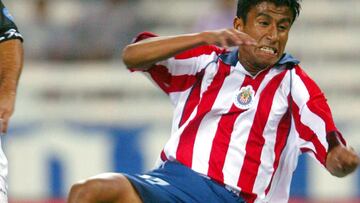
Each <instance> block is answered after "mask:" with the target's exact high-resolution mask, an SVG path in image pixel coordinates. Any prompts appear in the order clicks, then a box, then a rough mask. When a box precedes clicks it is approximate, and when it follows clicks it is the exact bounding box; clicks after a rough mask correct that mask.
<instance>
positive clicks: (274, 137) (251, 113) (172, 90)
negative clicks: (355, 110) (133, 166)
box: [145, 46, 344, 203]
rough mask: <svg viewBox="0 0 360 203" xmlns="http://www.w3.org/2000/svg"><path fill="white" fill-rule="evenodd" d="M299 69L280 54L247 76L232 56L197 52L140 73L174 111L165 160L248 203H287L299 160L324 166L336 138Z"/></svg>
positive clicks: (319, 98) (321, 101)
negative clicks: (330, 139)
mask: <svg viewBox="0 0 360 203" xmlns="http://www.w3.org/2000/svg"><path fill="white" fill-rule="evenodd" d="M298 63H299V62H298V61H297V60H296V59H294V58H292V57H291V56H290V55H288V54H285V55H284V56H283V57H282V59H281V60H280V61H279V62H278V63H277V64H276V65H275V66H273V67H271V68H269V69H266V70H264V71H262V72H260V73H258V74H257V75H256V76H251V75H250V74H249V73H248V72H247V71H246V70H245V69H244V67H243V66H242V65H241V64H240V63H239V61H238V51H237V50H235V51H232V52H225V51H224V50H222V49H220V48H218V47H215V46H200V47H197V48H194V49H191V50H188V51H185V52H183V53H180V54H178V55H176V56H175V57H172V58H169V59H167V60H165V61H161V62H159V63H157V64H156V65H154V66H153V67H151V68H150V69H149V70H148V71H145V74H147V75H148V76H149V77H150V78H151V79H152V80H153V81H154V82H155V83H156V84H157V85H158V86H159V87H160V88H161V89H162V90H163V91H164V92H165V93H166V94H168V95H169V97H170V99H171V101H172V104H173V105H174V107H175V110H174V111H175V112H174V118H173V123H172V132H171V137H170V139H169V141H168V142H167V143H166V145H165V147H164V150H163V152H162V155H161V157H162V159H163V160H166V159H168V160H177V161H179V162H180V163H182V164H184V165H186V166H188V167H190V168H191V169H193V170H194V171H196V172H198V173H200V174H203V175H206V176H208V177H210V178H211V179H213V180H215V181H217V182H219V183H221V184H224V185H226V186H227V187H230V188H232V189H233V190H234V191H237V192H239V193H240V195H241V196H242V197H243V198H244V199H245V200H246V201H247V202H249V203H252V202H276V203H281V202H287V201H288V198H289V190H290V182H291V177H292V173H293V171H294V170H295V168H296V165H297V160H298V156H299V155H300V154H301V153H304V152H309V154H310V155H312V156H313V157H314V158H315V159H316V160H318V161H319V162H320V163H321V164H322V165H324V164H325V159H326V154H327V149H328V143H327V140H326V136H327V135H328V133H330V132H333V131H337V128H336V126H335V124H334V122H333V119H332V115H331V112H330V109H329V107H328V105H327V103H326V99H325V97H324V94H323V93H322V92H321V90H320V89H319V88H318V86H317V85H316V84H315V82H314V81H313V80H312V79H311V78H310V77H309V76H308V75H307V74H306V73H305V72H304V71H303V70H302V69H301V68H300V66H299V65H298ZM289 64H292V66H293V68H292V69H288V68H287V66H288V65H289ZM290 112H291V113H290ZM341 139H342V138H341ZM342 141H343V142H344V140H343V139H342Z"/></svg>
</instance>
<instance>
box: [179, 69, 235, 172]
mask: <svg viewBox="0 0 360 203" xmlns="http://www.w3.org/2000/svg"><path fill="white" fill-rule="evenodd" d="M229 74H230V66H229V65H226V64H223V63H219V68H218V71H217V73H216V75H215V76H214V78H213V80H212V82H211V84H210V85H209V87H208V89H207V90H206V91H205V92H204V93H203V96H202V98H205V99H203V100H201V101H200V103H199V105H198V107H197V112H196V116H195V117H194V119H193V120H191V121H190V122H189V123H188V125H187V126H186V127H185V129H184V131H183V132H182V134H181V137H180V140H179V145H178V148H177V151H176V159H177V160H178V161H179V162H181V163H183V164H184V165H186V166H188V167H190V168H191V165H192V155H193V149H194V142H195V137H196V134H197V130H198V128H199V125H200V123H201V121H202V119H203V118H204V116H205V115H206V114H207V113H208V112H209V111H210V110H211V107H212V105H213V104H214V102H215V99H216V97H217V95H218V93H219V90H220V88H221V86H222V84H223V82H224V80H225V77H226V76H228V75H229Z"/></svg>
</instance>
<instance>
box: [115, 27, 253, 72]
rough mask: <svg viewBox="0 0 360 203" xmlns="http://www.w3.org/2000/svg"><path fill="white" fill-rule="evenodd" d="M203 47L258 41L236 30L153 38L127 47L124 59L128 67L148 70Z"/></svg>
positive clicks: (247, 43) (245, 43) (237, 44)
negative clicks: (178, 55) (179, 54)
mask: <svg viewBox="0 0 360 203" xmlns="http://www.w3.org/2000/svg"><path fill="white" fill-rule="evenodd" d="M201 45H217V46H220V47H232V46H240V45H256V41H255V40H254V39H253V38H251V37H250V36H249V35H247V34H245V33H243V32H240V31H238V30H236V29H222V30H214V31H205V32H201V33H194V34H184V35H176V36H170V37H153V38H149V39H146V40H143V41H140V42H137V43H134V44H130V45H128V46H127V47H125V48H124V50H123V54H122V59H123V61H124V63H125V65H126V66H127V67H130V68H138V69H142V70H146V69H147V68H148V67H150V66H151V65H153V64H154V63H156V62H159V61H162V60H164V59H167V58H170V57H172V56H174V55H176V54H178V53H180V52H182V51H185V50H188V49H191V48H194V47H197V46H201Z"/></svg>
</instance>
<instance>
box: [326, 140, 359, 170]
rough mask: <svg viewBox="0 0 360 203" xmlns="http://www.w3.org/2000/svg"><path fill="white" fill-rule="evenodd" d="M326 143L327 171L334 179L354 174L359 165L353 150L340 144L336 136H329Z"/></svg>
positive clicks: (357, 157)
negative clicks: (327, 146) (327, 149)
mask: <svg viewBox="0 0 360 203" xmlns="http://www.w3.org/2000/svg"><path fill="white" fill-rule="evenodd" d="M328 142H329V151H328V154H327V158H326V168H327V170H328V171H329V172H330V173H331V174H332V175H333V176H336V177H344V176H347V175H348V174H350V173H352V172H354V171H355V170H356V168H357V167H358V165H359V163H360V158H359V156H358V155H357V154H356V152H355V150H354V149H353V148H351V147H346V146H344V145H343V144H341V143H340V142H339V141H338V140H337V137H336V136H331V138H329V139H328Z"/></svg>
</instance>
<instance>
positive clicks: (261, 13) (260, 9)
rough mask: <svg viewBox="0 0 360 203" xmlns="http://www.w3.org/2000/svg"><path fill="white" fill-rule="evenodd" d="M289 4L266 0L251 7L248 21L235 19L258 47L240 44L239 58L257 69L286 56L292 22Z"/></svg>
mask: <svg viewBox="0 0 360 203" xmlns="http://www.w3.org/2000/svg"><path fill="white" fill-rule="evenodd" d="M292 18H293V17H292V12H291V10H290V9H289V7H287V6H279V7H277V6H276V5H275V4H274V3H271V2H267V1H264V2H262V3H260V4H258V5H257V6H255V7H253V8H251V9H250V11H249V13H248V15H247V21H246V23H244V22H243V20H242V19H239V18H236V19H235V20H234V27H235V29H238V30H240V31H242V32H245V33H247V34H248V35H250V36H251V37H253V38H254V39H255V40H256V41H257V43H258V45H257V46H255V47H254V46H240V47H239V60H240V62H241V63H242V64H243V65H244V66H245V67H247V68H250V69H252V70H253V71H254V72H258V71H260V70H263V69H265V68H267V67H269V66H272V65H274V64H275V63H276V62H277V61H278V60H279V59H280V58H281V56H282V55H283V53H284V50H285V46H286V43H287V40H288V35H289V31H290V28H291V24H292Z"/></svg>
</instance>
